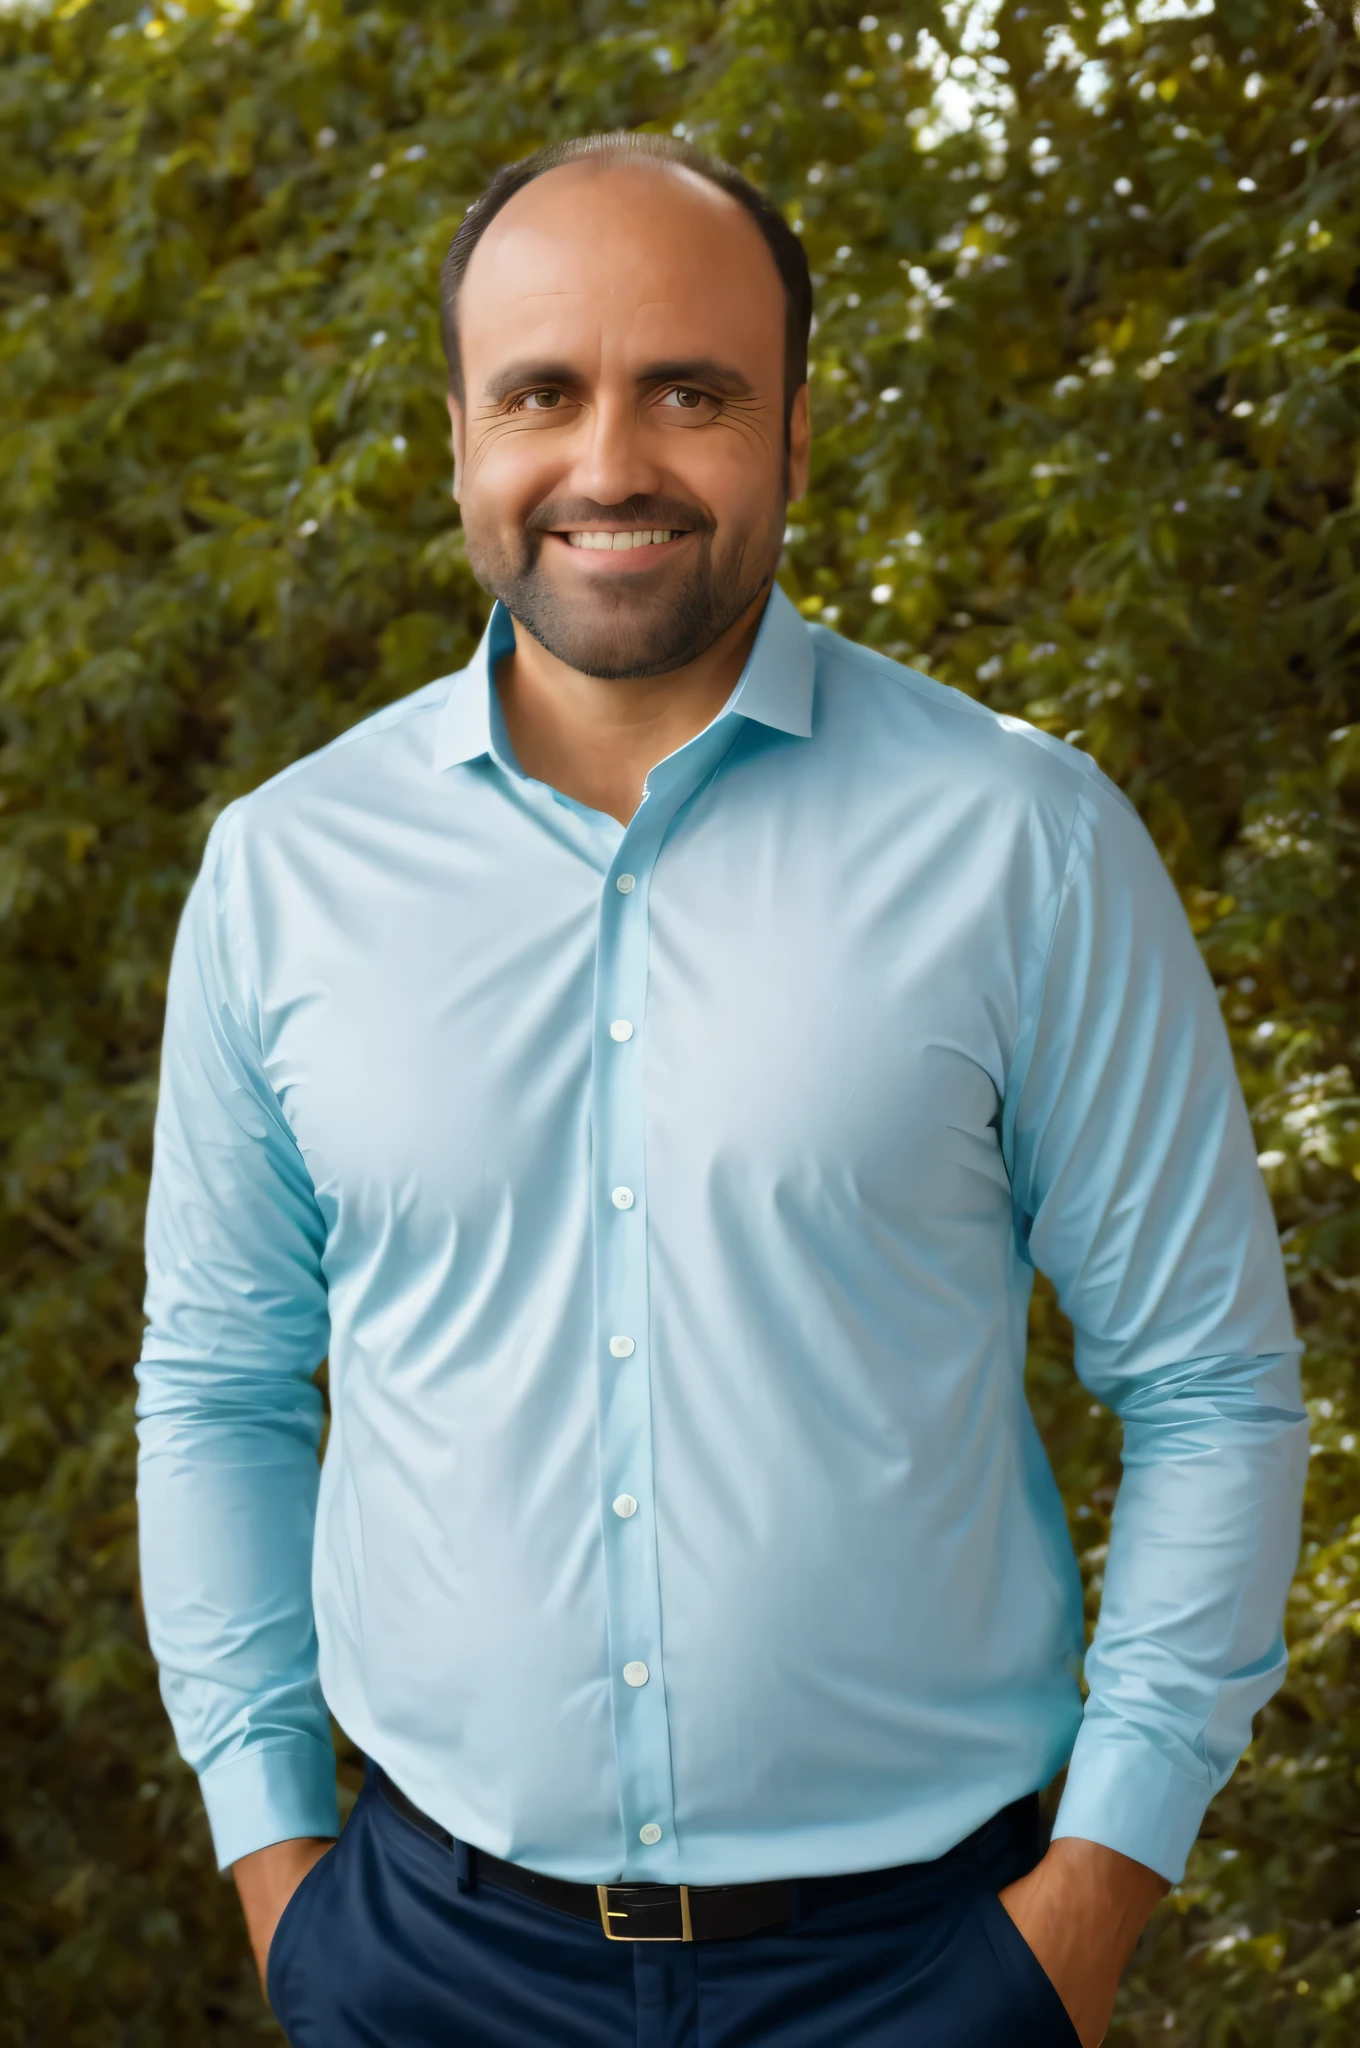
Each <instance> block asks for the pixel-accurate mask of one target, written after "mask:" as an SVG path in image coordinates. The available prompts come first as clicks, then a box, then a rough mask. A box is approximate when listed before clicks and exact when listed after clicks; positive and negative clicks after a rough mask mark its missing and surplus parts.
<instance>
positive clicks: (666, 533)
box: [562, 527, 679, 552]
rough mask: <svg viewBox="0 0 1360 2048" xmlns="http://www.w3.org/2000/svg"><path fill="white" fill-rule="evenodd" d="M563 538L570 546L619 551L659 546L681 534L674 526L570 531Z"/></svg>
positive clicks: (677, 537) (676, 538)
mask: <svg viewBox="0 0 1360 2048" xmlns="http://www.w3.org/2000/svg"><path fill="white" fill-rule="evenodd" d="M562 537H563V539H564V540H565V541H566V543H567V545H568V547H573V548H606V549H610V550H613V551H614V552H618V551H619V550H620V549H623V548H658V547H661V546H662V545H663V544H664V543H665V542H666V541H668V540H678V539H679V534H678V532H677V531H675V530H674V529H673V528H668V527H655V528H644V529H643V531H642V532H640V533H568V534H564V535H563V536H562Z"/></svg>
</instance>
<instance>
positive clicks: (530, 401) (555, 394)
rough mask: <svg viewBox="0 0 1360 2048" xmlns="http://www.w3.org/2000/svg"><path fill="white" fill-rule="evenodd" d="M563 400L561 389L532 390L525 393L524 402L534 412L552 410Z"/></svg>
mask: <svg viewBox="0 0 1360 2048" xmlns="http://www.w3.org/2000/svg"><path fill="white" fill-rule="evenodd" d="M561 400H562V394H561V392H560V391H530V392H527V393H526V395H525V398H524V404H525V405H526V406H528V407H529V408H530V409H531V410H532V411H534V412H551V411H552V410H553V408H554V406H556V405H559V404H560V403H561Z"/></svg>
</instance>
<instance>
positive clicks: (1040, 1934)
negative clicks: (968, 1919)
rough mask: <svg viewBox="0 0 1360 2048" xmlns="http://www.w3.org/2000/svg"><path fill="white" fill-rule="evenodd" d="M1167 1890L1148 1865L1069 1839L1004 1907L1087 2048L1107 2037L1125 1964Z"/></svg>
mask: <svg viewBox="0 0 1360 2048" xmlns="http://www.w3.org/2000/svg"><path fill="white" fill-rule="evenodd" d="M1169 1889H1170V1887H1169V1885H1168V1884H1167V1882H1166V1879H1165V1878H1163V1877H1159V1876H1158V1875H1157V1872H1156V1871H1155V1870H1149V1869H1148V1867H1147V1865H1146V1864H1145V1863H1135V1862H1134V1861H1133V1859H1132V1857H1130V1856H1121V1855H1120V1854H1119V1852H1118V1850H1117V1849H1106V1848H1104V1847H1103V1846H1102V1845H1101V1844H1100V1843H1099V1842H1083V1841H1078V1840H1077V1839H1076V1838H1075V1837H1071V1836H1065V1837H1064V1838H1063V1839H1062V1840H1060V1841H1057V1842H1054V1843H1053V1844H1052V1846H1051V1847H1050V1849H1049V1851H1048V1854H1047V1855H1046V1856H1045V1857H1044V1859H1043V1861H1042V1862H1041V1863H1039V1864H1037V1865H1036V1866H1035V1868H1034V1869H1033V1870H1032V1871H1031V1872H1030V1873H1029V1876H1028V1877H1022V1878H1018V1879H1017V1880H1016V1882H1015V1883H1014V1884H1008V1885H1007V1887H1006V1889H1005V1891H1004V1892H1002V1894H1001V1903H1002V1905H1003V1906H1004V1907H1005V1908H1006V1911H1007V1912H1008V1913H1009V1914H1010V1916H1011V1918H1012V1920H1013V1921H1014V1922H1015V1924H1016V1926H1017V1927H1018V1928H1019V1930H1020V1932H1021V1934H1022V1935H1023V1936H1024V1937H1025V1940H1026V1942H1027V1943H1028V1944H1029V1946H1030V1948H1031V1949H1032V1950H1033V1952H1034V1954H1035V1955H1036V1956H1037V1957H1038V1959H1039V1961H1040V1963H1041V1964H1042V1965H1043V1968H1044V1971H1045V1973H1046V1974H1047V1976H1048V1978H1049V1980H1050V1982H1051V1983H1052V1985H1053V1987H1054V1989H1055V1990H1056V1992H1057V1994H1058V1996H1059V1998H1061V2000H1062V2002H1063V2004H1064V2005H1065V2006H1066V2007H1067V2014H1068V2018H1069V2019H1070V2020H1071V2022H1072V2024H1073V2026H1074V2027H1075V2028H1076V2030H1077V2033H1078V2035H1079V2037H1080V2039H1081V2044H1082V2048H1096V2044H1097V2043H1098V2042H1100V2041H1103V2040H1104V2038H1105V2030H1106V2028H1107V2027H1108V2026H1109V2024H1110V2015H1111V2013H1112V2012H1113V2011H1114V1998H1115V1993H1116V1991H1117V1990H1118V1989H1119V1979H1120V1977H1121V1976H1122V1975H1123V1972H1124V1965H1125V1963H1127V1961H1128V1959H1129V1957H1130V1956H1131V1955H1132V1954H1133V1950H1134V1946H1135V1944H1136V1943H1137V1940H1138V1937H1139V1935H1140V1934H1141V1933H1142V1931H1143V1929H1144V1927H1145V1926H1146V1925H1147V1923H1148V1920H1149V1919H1150V1918H1151V1915H1152V1909H1153V1907H1154V1906H1155V1905H1156V1904H1157V1902H1158V1900H1159V1899H1161V1898H1163V1897H1164V1896H1165V1894H1166V1893H1167V1891H1168V1890H1169Z"/></svg>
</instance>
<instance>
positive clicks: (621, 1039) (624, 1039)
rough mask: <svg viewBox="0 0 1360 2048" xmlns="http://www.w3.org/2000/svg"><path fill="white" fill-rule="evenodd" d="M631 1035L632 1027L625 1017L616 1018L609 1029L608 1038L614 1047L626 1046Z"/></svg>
mask: <svg viewBox="0 0 1360 2048" xmlns="http://www.w3.org/2000/svg"><path fill="white" fill-rule="evenodd" d="M632 1035H633V1027H632V1025H631V1024H630V1023H629V1022H628V1019H627V1018H626V1017H616V1018H615V1019H614V1021H613V1023H612V1024H611V1025H610V1027H609V1036H610V1037H611V1038H612V1039H613V1040H614V1042H615V1044H616V1045H626V1044H627V1043H628V1041H629V1039H630V1038H631V1037H632Z"/></svg>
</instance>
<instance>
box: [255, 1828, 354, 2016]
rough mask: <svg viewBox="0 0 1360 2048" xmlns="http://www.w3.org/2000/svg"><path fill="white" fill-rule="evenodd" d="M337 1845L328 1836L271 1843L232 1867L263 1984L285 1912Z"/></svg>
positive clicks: (304, 1837)
mask: <svg viewBox="0 0 1360 2048" xmlns="http://www.w3.org/2000/svg"><path fill="white" fill-rule="evenodd" d="M334 1847H335V1843H334V1842H333V1841H332V1839H331V1837H330V1836H329V1835H298V1836H296V1837H295V1838H294V1839H293V1840H292V1841H291V1842H271V1844H270V1846H269V1847H268V1848H267V1849H256V1850H255V1851H254V1853H253V1854H252V1855H250V1856H242V1857H241V1858H240V1859H239V1861H237V1862H235V1863H233V1864H232V1866H231V1874H232V1876H233V1877H234V1878H235V1879H236V1889H237V1891H238V1892H239V1893H240V1894H241V1905H242V1907H243V1908H244V1910H245V1916H246V1933H247V1934H248V1935H249V1936H250V1946H251V1948H252V1949H253V1950H254V1952H255V1967H256V1969H257V1970H258V1971H259V1973H260V1982H261V1984H263V1983H264V1979H265V1966H266V1964H267V1963H268V1961H269V1944H270V1942H271V1941H272V1940H273V1939H274V1929H275V1928H276V1927H277V1926H278V1924H279V1921H280V1920H281V1919H282V1917H283V1909H284V1907H285V1906H286V1905H287V1904H288V1901H289V1900H290V1899H291V1898H292V1896H293V1893H294V1892H295V1891H296V1890H297V1888H298V1886H299V1885H300V1884H301V1883H302V1880H303V1878H304V1877H305V1876H306V1875H307V1872H308V1871H309V1870H310V1869H311V1867H312V1865H313V1864H314V1863H319V1862H320V1861H321V1858H322V1857H323V1856H324V1855H325V1853H326V1851H327V1850H328V1849H333V1848H334Z"/></svg>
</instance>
